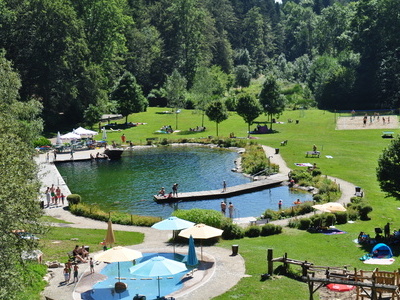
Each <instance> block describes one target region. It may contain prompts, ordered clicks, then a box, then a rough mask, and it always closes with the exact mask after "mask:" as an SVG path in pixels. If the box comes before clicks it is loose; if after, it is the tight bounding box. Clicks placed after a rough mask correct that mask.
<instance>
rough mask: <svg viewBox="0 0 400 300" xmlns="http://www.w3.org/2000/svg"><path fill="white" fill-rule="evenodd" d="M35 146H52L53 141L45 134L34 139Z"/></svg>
mask: <svg viewBox="0 0 400 300" xmlns="http://www.w3.org/2000/svg"><path fill="white" fill-rule="evenodd" d="M33 146H34V147H35V148H36V147H42V146H51V141H50V140H49V139H46V138H45V137H44V136H41V137H39V138H38V139H37V140H35V141H33Z"/></svg>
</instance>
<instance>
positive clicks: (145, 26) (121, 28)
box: [0, 0, 400, 131]
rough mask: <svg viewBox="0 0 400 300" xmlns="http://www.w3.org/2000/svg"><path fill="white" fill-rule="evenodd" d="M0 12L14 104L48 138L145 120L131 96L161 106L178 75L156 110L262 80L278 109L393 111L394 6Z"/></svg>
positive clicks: (346, 2) (232, 3)
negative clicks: (177, 83) (126, 84)
mask: <svg viewBox="0 0 400 300" xmlns="http://www.w3.org/2000/svg"><path fill="white" fill-rule="evenodd" d="M0 3H1V4H0V8H1V9H0V14H1V27H0V48H2V49H4V50H5V57H6V59H7V60H9V61H10V62H11V63H12V64H13V67H14V68H15V70H16V72H17V73H18V74H19V76H20V78H21V89H20V91H19V93H20V100H21V101H23V102H28V101H30V100H32V99H35V100H37V101H39V102H41V104H42V106H43V112H42V117H43V119H44V121H45V128H46V130H48V131H55V130H59V129H62V128H63V127H64V128H69V127H71V125H75V124H77V123H79V124H85V123H86V124H85V125H90V124H95V123H96V122H97V121H98V119H99V117H100V116H101V114H104V113H122V114H123V115H126V113H128V112H130V111H133V112H137V111H140V110H141V109H142V110H143V109H146V107H147V102H146V101H145V100H143V97H148V99H149V101H150V105H153V106H154V105H161V106H162V105H165V103H166V99H167V97H171V93H170V92H168V88H170V87H171V79H173V78H176V76H178V75H179V76H181V77H182V80H184V82H185V90H184V93H183V94H182V95H183V97H181V99H180V100H179V105H178V103H176V100H172V99H169V100H168V102H169V103H170V104H173V106H174V107H179V108H183V107H182V106H185V107H188V108H197V109H199V110H201V111H203V113H204V111H205V108H206V107H207V105H208V103H210V102H213V101H215V100H218V101H225V100H226V99H229V98H230V99H231V100H232V97H236V94H237V89H236V90H235V93H233V94H232V92H231V91H232V89H231V88H239V90H240V89H242V88H246V87H247V86H248V85H249V84H250V80H251V78H258V77H260V76H264V75H268V76H270V75H271V76H273V77H274V78H275V80H276V81H277V83H279V87H280V89H281V93H283V94H285V96H286V97H285V99H284V100H285V102H286V103H285V105H286V106H289V107H294V108H296V107H307V106H313V105H314V106H317V107H319V108H322V109H347V110H350V109H359V108H363V109H379V108H395V107H399V105H400V100H399V97H400V96H399V95H400V91H399V89H400V84H398V83H399V81H400V80H399V76H398V73H399V72H398V68H399V66H400V64H399V63H398V62H397V59H398V56H399V55H398V54H399V53H398V49H399V45H400V38H399V37H398V34H397V32H396V31H397V30H396V29H397V28H398V24H399V22H400V20H399V18H398V14H399V12H400V4H399V3H398V1H396V0H382V1H372V0H360V1H350V0H295V1H290V0H284V1H283V2H282V3H280V2H275V1H274V0H264V1H247V0H246V1H244V0H218V1H217V0H152V1H149V0H139V1H130V0H109V1H102V0H90V1H89V0H79V1H77V0H51V1H50V0H33V1H28V0H22V1H17V2H16V1H10V0H1V1H0ZM174 72H175V73H174ZM126 74H129V76H130V79H129V80H130V82H132V84H134V87H132V90H133V91H134V93H135V97H134V99H133V100H132V103H125V104H124V105H122V103H121V101H120V100H121V99H115V97H114V96H115V95H116V93H118V89H120V88H121V87H120V86H119V83H120V82H121V78H122V77H123V76H126ZM174 74H175V75H174ZM174 76H175V77H174ZM207 87H208V88H207ZM255 96H257V97H258V95H255ZM135 101H136V102H135ZM137 101H139V102H138V103H137ZM233 103H234V101H233ZM230 104H231V105H227V107H228V108H229V109H231V110H232V109H233V110H234V109H235V107H234V105H233V107H232V101H231V103H230ZM127 107H129V109H127ZM264 109H265V107H264ZM268 113H269V112H268Z"/></svg>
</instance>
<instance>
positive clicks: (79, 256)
mask: <svg viewBox="0 0 400 300" xmlns="http://www.w3.org/2000/svg"><path fill="white" fill-rule="evenodd" d="M79 249H80V248H79V246H78V245H76V246H75V249H74V250H73V251H72V253H73V254H74V256H75V258H77V259H79V261H80V262H83V263H85V262H86V260H85V259H84V258H83V257H82V256H81V255H80V253H79Z"/></svg>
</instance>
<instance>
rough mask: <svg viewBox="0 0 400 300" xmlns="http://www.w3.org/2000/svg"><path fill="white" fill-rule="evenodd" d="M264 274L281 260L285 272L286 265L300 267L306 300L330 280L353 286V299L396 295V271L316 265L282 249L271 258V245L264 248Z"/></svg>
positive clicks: (399, 294) (399, 290) (399, 280)
mask: <svg viewBox="0 0 400 300" xmlns="http://www.w3.org/2000/svg"><path fill="white" fill-rule="evenodd" d="M267 262H268V274H270V275H272V274H273V271H274V267H273V264H274V263H277V262H278V263H282V264H283V272H284V273H287V272H288V270H289V265H295V266H299V267H301V279H302V280H303V281H305V282H307V284H308V289H309V292H310V297H309V299H310V300H313V299H314V293H315V292H316V291H317V290H318V289H319V288H321V287H322V286H325V285H327V284H330V283H334V284H335V283H336V284H345V285H352V286H355V287H356V288H357V298H356V299H364V298H367V299H372V300H377V299H378V295H379V299H380V298H381V297H382V295H383V294H390V296H391V298H390V299H395V297H396V299H400V272H399V270H396V271H393V272H386V271H380V270H379V269H378V268H376V269H375V270H373V271H363V270H357V269H354V270H352V271H350V270H348V268H347V267H346V266H343V267H330V266H316V265H314V264H313V263H311V262H308V261H301V260H296V259H291V258H288V257H287V253H285V254H284V255H283V256H282V257H277V258H273V249H268V252H267Z"/></svg>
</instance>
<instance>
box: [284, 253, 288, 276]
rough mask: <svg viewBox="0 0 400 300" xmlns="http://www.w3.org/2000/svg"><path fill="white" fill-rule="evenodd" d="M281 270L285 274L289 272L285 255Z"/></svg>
mask: <svg viewBox="0 0 400 300" xmlns="http://www.w3.org/2000/svg"><path fill="white" fill-rule="evenodd" d="M283 269H284V272H285V274H287V272H288V270H289V264H288V263H287V253H285V255H284V256H283Z"/></svg>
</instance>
